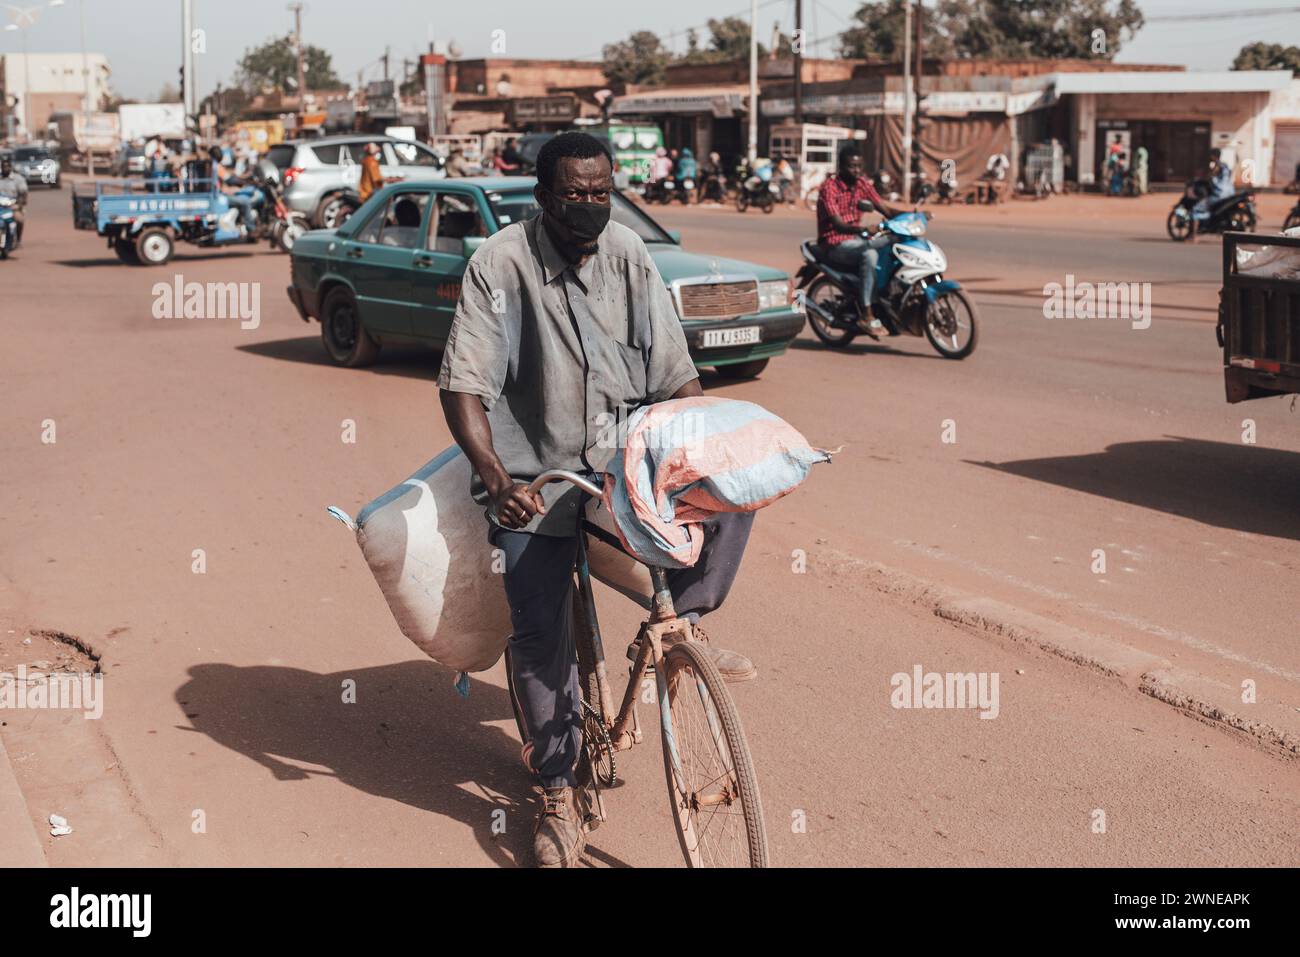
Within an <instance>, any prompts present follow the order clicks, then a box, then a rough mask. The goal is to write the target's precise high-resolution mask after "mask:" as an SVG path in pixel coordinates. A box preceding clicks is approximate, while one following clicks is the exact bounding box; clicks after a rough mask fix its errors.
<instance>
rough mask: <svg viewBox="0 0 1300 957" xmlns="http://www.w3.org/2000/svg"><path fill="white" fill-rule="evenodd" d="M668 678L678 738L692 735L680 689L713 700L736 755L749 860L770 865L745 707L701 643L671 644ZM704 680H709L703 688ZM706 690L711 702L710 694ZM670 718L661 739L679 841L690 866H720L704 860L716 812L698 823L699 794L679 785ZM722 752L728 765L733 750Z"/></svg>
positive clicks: (719, 723) (720, 725)
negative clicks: (679, 708) (681, 712)
mask: <svg viewBox="0 0 1300 957" xmlns="http://www.w3.org/2000/svg"><path fill="white" fill-rule="evenodd" d="M688 670H689V672H693V673H694V677H695V678H696V679H698V681H690V682H689V684H684V683H683V682H682V680H681V678H682V676H683V675H684V674H685V673H686V672H687V671H688ZM663 681H664V682H665V684H666V686H667V688H668V718H669V721H668V722H667V724H671V725H672V728H673V730H672V736H673V737H674V738H682V739H683V740H684V739H685V738H686V737H687V736H688V735H689V730H688V729H687V728H684V727H683V728H679V727H678V726H677V720H676V718H675V717H674V716H673V704H674V702H675V701H676V700H677V697H678V693H679V692H680V691H682V690H685V691H687V693H689V694H697V695H699V700H700V702H701V705H702V706H703V707H704V708H705V709H708V708H709V703H710V702H711V704H712V711H713V714H714V716H715V717H716V719H717V722H716V724H717V727H718V728H719V729H720V730H721V732H722V738H723V739H724V740H725V742H726V747H727V751H728V755H729V756H730V759H731V760H730V772H731V777H732V781H733V782H734V784H735V787H736V799H737V800H738V801H739V803H740V805H741V815H742V817H743V820H744V827H745V843H746V845H747V846H746V849H745V850H746V856H747V858H748V862H749V864H748V866H750V867H766V866H767V864H768V849H767V830H766V828H765V826H764V823H763V807H762V804H761V802H760V799H759V793H758V777H757V775H756V774H755V772H754V759H753V757H752V756H751V755H750V753H749V744H748V742H747V741H746V740H745V732H744V729H743V728H742V726H741V723H740V713H739V711H738V710H737V709H736V704H735V702H734V701H733V700H732V697H731V692H730V691H728V690H727V686H726V684H725V683H724V682H723V679H722V675H721V674H720V673H719V672H718V669H717V666H716V665H714V663H713V661H712V660H711V659H710V658H709V657H708V655H706V654H705V652H704V650H703V648H702V647H701V646H700V644H699V643H697V642H679V643H677V644H675V645H673V646H672V647H671V648H669V649H668V651H667V652H666V654H665V655H664V664H663ZM701 685H702V686H703V687H702V689H701ZM701 691H702V692H703V693H701ZM706 694H707V698H708V701H707V702H706V701H705V700H704V698H705V695H706ZM661 705H662V702H661ZM665 724H666V723H665V722H664V721H662V720H661V721H660V723H659V727H660V739H661V742H662V744H663V758H664V775H665V777H666V778H667V782H668V801H669V809H670V812H671V814H672V818H673V826H674V828H675V829H676V831H677V841H678V844H679V846H680V847H681V850H682V856H683V857H684V858H685V859H686V864H687V866H688V867H708V866H715V865H712V864H710V863H708V862H706V861H705V860H704V856H705V855H704V848H702V844H704V843H707V842H704V841H703V835H704V834H706V833H707V831H708V828H709V825H710V824H712V823H713V820H712V817H710V819H709V820H708V821H705V822H703V826H701V827H698V828H697V826H696V825H697V824H698V823H700V822H699V821H698V820H697V818H699V817H700V816H699V815H698V814H697V813H696V812H695V811H692V810H691V809H690V807H689V803H690V801H691V799H692V798H693V797H694V795H691V796H687V795H685V794H683V790H684V788H683V787H679V784H678V781H677V773H676V771H675V770H674V768H673V758H672V755H673V752H674V751H675V750H676V749H677V745H675V744H674V743H672V742H670V740H669V731H668V728H667V727H665ZM716 746H717V739H716V737H714V747H715V749H716ZM716 753H717V752H716V750H715V754H716ZM721 757H722V758H723V766H724V767H726V757H727V756H721ZM679 763H680V758H679ZM710 770H711V769H710ZM716 779H717V778H714V779H712V780H716ZM709 783H712V782H711V781H710V782H709ZM696 810H698V809H696ZM739 866H744V865H743V864H742V865H739Z"/></svg>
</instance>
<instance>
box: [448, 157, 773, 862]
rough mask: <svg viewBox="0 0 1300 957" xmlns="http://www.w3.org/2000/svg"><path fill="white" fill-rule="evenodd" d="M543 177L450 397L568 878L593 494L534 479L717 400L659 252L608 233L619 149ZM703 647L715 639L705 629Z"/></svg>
mask: <svg viewBox="0 0 1300 957" xmlns="http://www.w3.org/2000/svg"><path fill="white" fill-rule="evenodd" d="M536 165H537V180H538V182H537V186H536V187H535V190H534V195H535V197H536V199H537V202H538V204H539V205H540V207H541V212H540V213H539V214H538V215H537V216H535V217H533V218H532V219H528V220H525V221H523V222H518V223H514V224H512V225H510V226H507V227H506V228H504V229H502V230H500V231H499V232H497V233H496V234H495V235H493V236H492V237H490V238H489V239H488V240H487V241H486V242H485V243H484V244H483V245H482V246H481V247H480V248H479V250H478V251H477V252H476V253H475V254H474V256H473V258H472V259H471V260H470V262H469V264H468V266H467V268H466V271H465V276H464V279H463V282H462V286H461V296H460V301H459V304H458V305H457V309H456V315H455V318H454V319H453V321H452V327H451V332H450V335H449V337H448V341H447V346H446V350H445V352H444V355H443V363H442V369H441V371H440V373H439V376H438V387H439V389H440V390H441V394H440V399H441V403H442V407H443V411H444V414H445V415H446V418H447V424H448V426H449V427H450V429H451V433H452V435H453V437H454V438H455V440H456V442H457V443H458V444H459V445H460V447H461V449H462V450H464V452H465V455H466V456H467V457H468V459H469V461H470V463H471V465H472V466H473V469H474V478H473V483H472V487H471V490H470V491H471V494H472V495H473V497H474V499H475V501H477V502H480V503H481V504H483V505H484V506H485V507H486V512H487V519H488V540H489V541H490V542H491V544H492V545H493V547H495V548H499V549H501V551H502V553H503V555H504V560H505V575H504V579H505V593H506V599H507V600H508V601H509V602H510V615H511V622H512V626H513V634H512V635H511V637H510V653H509V660H510V667H511V678H512V681H513V683H514V686H515V688H516V690H517V693H518V698H519V704H520V707H521V709H522V711H523V715H524V720H525V722H526V724H527V727H528V731H529V736H530V737H531V739H532V746H533V747H532V753H531V757H530V759H529V760H530V764H531V767H532V768H533V770H534V771H535V772H536V773H537V775H538V777H539V779H540V783H541V787H542V789H543V802H542V805H543V806H542V811H541V814H540V815H539V818H538V822H537V830H536V833H535V837H534V845H533V848H534V855H535V858H536V861H537V863H538V864H539V865H541V866H567V865H571V864H573V863H575V862H576V860H577V859H578V856H579V855H580V854H581V852H582V849H583V847H584V845H585V841H586V837H585V831H584V827H583V820H584V816H585V796H584V792H583V791H582V790H581V789H580V788H579V787H578V781H577V777H576V774H575V769H576V765H577V762H578V757H579V752H580V749H581V745H582V742H581V736H582V731H581V728H582V718H581V711H580V709H581V694H580V691H579V682H578V667H577V659H576V656H575V651H574V638H573V605H572V588H573V568H574V562H575V559H576V556H577V553H578V535H579V534H580V521H581V515H582V506H583V493H582V492H581V491H580V490H578V489H577V488H574V487H572V486H568V485H565V486H557V485H550V486H546V487H545V488H544V489H543V490H542V491H540V492H537V493H533V492H530V491H529V489H528V484H529V483H530V482H531V481H532V480H533V479H535V478H537V476H539V475H540V474H542V473H543V472H545V471H547V470H548V469H565V470H568V471H572V472H575V473H579V474H582V475H585V476H588V477H594V476H596V474H597V473H599V472H600V471H601V470H602V469H604V468H605V467H606V466H607V465H608V464H609V461H610V459H611V458H612V457H613V455H614V453H615V451H616V448H615V447H614V443H611V442H609V441H608V437H609V423H610V422H623V421H625V420H626V418H627V415H628V413H629V412H630V411H631V410H633V409H635V408H637V407H638V406H641V405H646V404H650V403H655V402H662V401H665V400H667V399H675V398H684V397H687V396H698V395H701V394H702V391H701V389H700V382H699V376H698V373H697V372H696V370H695V366H694V364H693V363H692V361H691V358H690V353H689V352H688V350H687V346H686V339H685V336H684V335H683V333H682V328H681V323H680V321H679V320H678V318H677V313H676V311H675V309H674V308H673V304H672V300H671V298H670V297H669V294H668V291H667V289H666V288H665V286H664V283H663V280H662V279H661V278H660V276H659V273H658V271H657V270H656V268H655V266H654V262H653V261H652V260H651V258H650V254H649V252H648V251H647V250H646V248H645V245H644V244H643V243H642V242H641V240H640V238H638V237H637V235H636V234H635V232H633V231H632V230H631V229H629V228H628V227H626V226H623V225H621V224H619V223H616V222H615V223H611V222H610V221H609V219H610V212H611V206H610V192H611V190H612V189H613V170H612V163H611V161H610V157H609V154H608V152H607V151H606V148H605V146H604V145H603V144H602V143H601V141H600V140H598V139H596V138H595V137H592V136H590V135H589V134H586V133H582V132H569V133H562V134H560V135H559V136H556V137H554V138H553V139H552V140H550V141H549V142H548V143H546V145H544V146H543V147H542V149H541V152H540V153H539V155H538V157H537V164H536ZM752 520H753V513H752V512H751V513H727V514H723V515H720V516H719V518H718V520H717V521H716V522H715V523H710V524H709V525H708V526H707V527H706V536H707V537H706V540H705V545H704V548H703V550H702V553H701V557H700V559H699V561H698V562H697V563H696V564H695V565H694V566H693V567H691V568H684V569H679V570H675V571H672V572H670V573H669V576H668V582H669V587H670V590H671V592H672V597H673V603H674V606H675V608H676V611H677V614H678V615H679V616H680V617H682V618H686V619H688V620H690V621H691V622H692V623H695V622H697V621H698V619H699V617H700V616H701V615H704V614H707V613H708V612H710V611H712V610H713V609H715V608H717V607H718V606H719V605H720V604H721V602H722V600H723V599H724V598H725V597H726V594H727V592H728V590H729V589H730V587H731V584H732V582H733V581H734V580H735V575H736V572H737V570H738V569H739V565H740V559H741V556H742V555H743V553H744V548H745V544H746V542H747V541H748V538H749V531H750V526H751V524H752ZM695 637H696V638H697V639H703V638H704V635H703V632H702V631H701V630H700V629H698V628H696V629H695ZM703 647H704V648H706V649H707V653H708V656H709V658H711V659H712V661H713V663H714V664H715V665H716V666H717V668H718V671H719V672H720V673H721V674H722V676H723V677H724V678H727V679H728V680H745V679H747V678H752V677H754V676H755V675H756V671H755V669H754V667H753V665H752V663H751V662H750V661H749V660H748V659H747V658H745V657H744V656H742V655H740V654H737V653H735V652H729V651H725V650H723V649H720V648H717V647H714V646H712V645H711V644H709V645H704V646H703Z"/></svg>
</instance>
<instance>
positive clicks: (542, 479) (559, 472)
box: [528, 469, 605, 498]
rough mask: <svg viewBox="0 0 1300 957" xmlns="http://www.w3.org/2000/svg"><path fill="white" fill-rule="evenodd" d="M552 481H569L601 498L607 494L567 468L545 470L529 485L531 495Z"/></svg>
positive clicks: (589, 493)
mask: <svg viewBox="0 0 1300 957" xmlns="http://www.w3.org/2000/svg"><path fill="white" fill-rule="evenodd" d="M551 482H569V483H571V484H573V485H576V486H577V487H578V488H580V489H582V490H583V491H584V492H586V493H587V494H588V495H592V496H594V497H596V498H600V497H601V496H603V495H604V494H605V493H604V491H603V490H602V489H601V488H600V486H598V485H595V484H594V483H592V482H590V481H588V480H587V479H585V478H583V477H582V476H581V475H579V474H578V473H576V472H569V471H566V470H565V469H548V470H547V471H545V472H543V473H542V474H541V475H539V476H537V478H535V479H533V480H532V482H531V483H530V484H529V486H528V492H529V494H530V495H536V494H537V493H538V492H540V491H541V490H542V486H543V485H549V484H550V483H551Z"/></svg>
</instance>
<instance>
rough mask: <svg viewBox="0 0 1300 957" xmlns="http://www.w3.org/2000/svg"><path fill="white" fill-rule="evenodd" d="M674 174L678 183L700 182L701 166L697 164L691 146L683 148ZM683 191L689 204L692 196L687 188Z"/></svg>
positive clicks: (683, 188)
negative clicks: (687, 181)
mask: <svg viewBox="0 0 1300 957" xmlns="http://www.w3.org/2000/svg"><path fill="white" fill-rule="evenodd" d="M674 174H675V175H676V177H677V182H678V183H685V182H686V180H688V179H689V180H695V181H697V182H698V180H699V164H698V163H696V162H695V154H694V153H692V152H691V148H690V147H689V146H687V147H683V149H682V154H681V156H679V157H677V165H676V169H675V170H674ZM682 190H683V192H682V195H683V196H685V197H686V201H687V202H690V199H691V197H690V194H689V193H687V192H686V191H685V190H686V187H685V186H683V187H682Z"/></svg>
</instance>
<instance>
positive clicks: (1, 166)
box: [0, 153, 27, 245]
mask: <svg viewBox="0 0 1300 957" xmlns="http://www.w3.org/2000/svg"><path fill="white" fill-rule="evenodd" d="M0 196H8V197H9V198H10V199H12V200H14V202H15V203H16V205H15V206H14V225H15V226H16V227H17V235H16V236H15V237H14V244H15V245H17V244H19V243H21V242H22V241H23V219H24V217H23V209H24V208H25V207H26V206H27V180H26V179H25V178H24V177H23V176H22V175H21V174H19V173H15V172H14V164H13V160H12V159H11V157H10V156H9V154H8V153H6V154H5V155H4V156H2V157H0Z"/></svg>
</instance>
